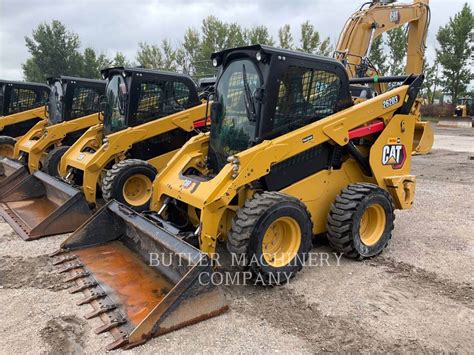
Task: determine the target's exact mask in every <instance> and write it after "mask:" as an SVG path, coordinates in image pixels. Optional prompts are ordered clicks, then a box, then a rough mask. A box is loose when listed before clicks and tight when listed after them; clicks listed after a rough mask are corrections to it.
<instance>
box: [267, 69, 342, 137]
mask: <svg viewBox="0 0 474 355" xmlns="http://www.w3.org/2000/svg"><path fill="white" fill-rule="evenodd" d="M340 86H341V83H340V80H339V77H338V76H337V75H336V74H334V73H330V72H325V71H319V70H313V69H309V68H302V67H294V66H290V67H289V68H288V70H287V71H286V72H285V73H284V74H283V75H282V77H281V78H280V80H279V91H278V98H277V106H276V110H275V118H274V122H273V130H274V131H276V130H278V131H279V130H285V129H286V130H293V129H296V128H299V127H302V126H304V125H306V124H308V123H310V122H314V121H316V120H318V119H321V118H324V117H327V116H329V115H331V114H333V113H334V112H335V107H336V101H337V98H338V96H339V90H340Z"/></svg>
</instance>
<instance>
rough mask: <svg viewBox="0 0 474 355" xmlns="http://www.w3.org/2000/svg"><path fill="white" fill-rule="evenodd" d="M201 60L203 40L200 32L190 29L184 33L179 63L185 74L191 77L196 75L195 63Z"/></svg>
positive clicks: (178, 56)
mask: <svg viewBox="0 0 474 355" xmlns="http://www.w3.org/2000/svg"><path fill="white" fill-rule="evenodd" d="M200 60H202V58H201V38H200V33H199V31H198V30H196V29H194V28H188V29H187V30H186V32H185V33H184V40H183V43H182V44H181V46H180V48H178V53H177V62H178V64H179V65H180V66H181V68H183V72H185V73H188V74H190V75H194V74H195V71H196V70H195V63H196V62H198V61H200Z"/></svg>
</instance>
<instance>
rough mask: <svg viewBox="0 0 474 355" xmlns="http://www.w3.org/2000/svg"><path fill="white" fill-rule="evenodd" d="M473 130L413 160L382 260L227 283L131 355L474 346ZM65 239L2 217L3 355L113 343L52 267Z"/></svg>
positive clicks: (446, 135) (448, 134) (450, 135)
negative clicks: (219, 294) (208, 308)
mask: <svg viewBox="0 0 474 355" xmlns="http://www.w3.org/2000/svg"><path fill="white" fill-rule="evenodd" d="M473 132H474V129H473V130H472V131H468V132H467V131H460V130H454V129H449V130H448V129H445V130H437V132H436V134H437V135H436V144H435V150H434V151H433V153H432V154H430V155H427V156H417V157H415V158H414V161H413V170H414V173H415V174H416V175H418V184H417V192H416V194H417V197H416V205H415V207H414V208H413V209H412V210H409V211H401V212H398V213H397V220H396V227H395V231H394V236H393V240H392V243H391V245H390V247H389V248H388V249H387V250H386V251H385V252H384V253H383V254H382V255H381V256H379V257H377V258H375V259H372V260H369V261H365V262H355V261H351V260H345V259H342V260H341V262H340V265H338V264H337V259H336V258H335V257H334V256H331V257H330V259H329V262H328V263H322V264H321V265H320V266H313V267H309V268H306V269H304V271H303V272H301V273H300V274H298V276H297V277H296V278H295V279H294V280H293V281H292V282H291V283H290V284H289V285H287V286H282V287H278V288H271V289H270V288H269V289H264V288H261V287H254V286H231V287H226V288H225V292H226V294H227V297H228V298H229V300H230V304H231V311H230V312H228V313H227V314H225V315H222V316H220V317H217V318H214V319H211V320H208V321H205V322H202V323H199V324H197V325H194V326H191V327H188V328H186V329H182V330H180V331H176V332H174V333H171V334H168V335H165V336H162V337H160V338H156V339H153V340H152V341H150V342H148V343H147V344H145V345H144V346H141V347H138V348H135V349H133V350H132V351H130V352H129V353H143V352H151V351H153V352H156V351H160V352H186V353H188V352H196V351H197V352H219V353H222V352H224V353H235V352H245V353H247V352H259V353H263V352H265V353H267V352H282V353H290V352H291V353H294V352H297V353H314V352H321V351H361V350H363V351H416V352H420V351H429V352H432V351H436V352H440V351H442V352H448V351H449V352H469V351H472V349H474V311H473V308H474V307H473V306H474V303H473V279H472V277H473V275H474V264H473V262H472V260H473V256H474V236H473V232H472V231H473V230H474V212H473V199H474V187H473V184H472V179H473V178H474V157H473V156H474V134H473ZM65 237H66V236H56V237H52V238H46V239H43V240H39V241H35V242H28V243H25V242H23V241H22V240H21V239H20V238H19V237H18V236H17V235H16V234H15V233H14V232H12V230H11V229H10V227H9V226H8V225H7V224H6V223H3V222H0V304H1V307H0V319H1V322H0V353H25V352H28V353H39V352H60V351H61V352H65V351H67V352H86V353H92V352H94V353H95V352H104V351H105V350H104V349H105V346H106V345H107V344H108V343H110V342H111V341H112V339H111V337H110V336H109V335H107V334H104V335H101V336H96V335H95V334H94V333H93V329H94V328H96V327H98V326H99V325H101V323H100V322H99V321H92V322H91V321H86V320H85V319H84V318H83V316H84V315H85V314H86V313H88V312H89V311H90V309H89V306H83V307H77V306H75V300H77V299H80V298H82V295H79V294H77V295H70V294H69V293H68V291H67V290H66V289H65V287H66V286H65V285H64V284H63V283H62V282H61V277H60V276H58V275H57V274H55V273H53V272H51V271H52V270H54V267H52V266H51V265H50V261H49V259H48V258H47V254H48V253H49V252H51V251H53V250H55V249H56V248H57V246H58V245H59V243H60V242H61V241H62V240H64V239H65ZM314 251H320V252H330V251H331V250H330V249H329V248H328V246H327V245H326V244H325V243H324V241H318V242H317V243H316V244H315V249H314ZM328 264H329V265H328Z"/></svg>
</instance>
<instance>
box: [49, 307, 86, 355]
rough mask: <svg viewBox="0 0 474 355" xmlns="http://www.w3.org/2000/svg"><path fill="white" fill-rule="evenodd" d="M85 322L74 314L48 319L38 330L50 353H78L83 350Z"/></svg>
mask: <svg viewBox="0 0 474 355" xmlns="http://www.w3.org/2000/svg"><path fill="white" fill-rule="evenodd" d="M86 327H87V322H86V321H85V320H83V319H80V318H78V317H75V316H61V317H55V318H53V319H50V320H49V321H48V322H47V323H46V327H44V328H43V329H41V330H40V336H41V338H42V339H43V341H44V342H45V343H46V344H48V345H49V346H50V348H51V349H50V353H51V354H80V353H83V351H84V333H85V328H86Z"/></svg>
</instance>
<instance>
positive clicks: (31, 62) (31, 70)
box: [22, 20, 83, 82]
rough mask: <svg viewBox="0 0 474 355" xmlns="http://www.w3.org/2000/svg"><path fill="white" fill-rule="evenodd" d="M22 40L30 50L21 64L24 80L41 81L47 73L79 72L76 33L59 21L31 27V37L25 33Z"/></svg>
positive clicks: (76, 73)
mask: <svg viewBox="0 0 474 355" xmlns="http://www.w3.org/2000/svg"><path fill="white" fill-rule="evenodd" d="M25 42H26V48H27V49H28V52H30V54H31V58H29V59H28V60H27V61H26V62H25V63H24V64H22V69H23V75H24V77H25V79H26V80H28V81H40V82H41V81H44V80H45V79H46V78H47V77H50V76H58V75H76V76H77V75H80V74H81V72H82V70H83V65H82V56H81V54H80V53H79V47H80V45H81V42H80V41H79V36H78V35H77V34H75V33H73V32H69V31H68V30H67V29H66V27H65V26H64V25H63V24H62V23H61V22H60V21H57V20H53V21H52V22H51V24H47V23H42V24H40V25H39V26H38V27H37V28H36V29H35V30H33V34H32V37H28V36H27V37H25Z"/></svg>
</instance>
